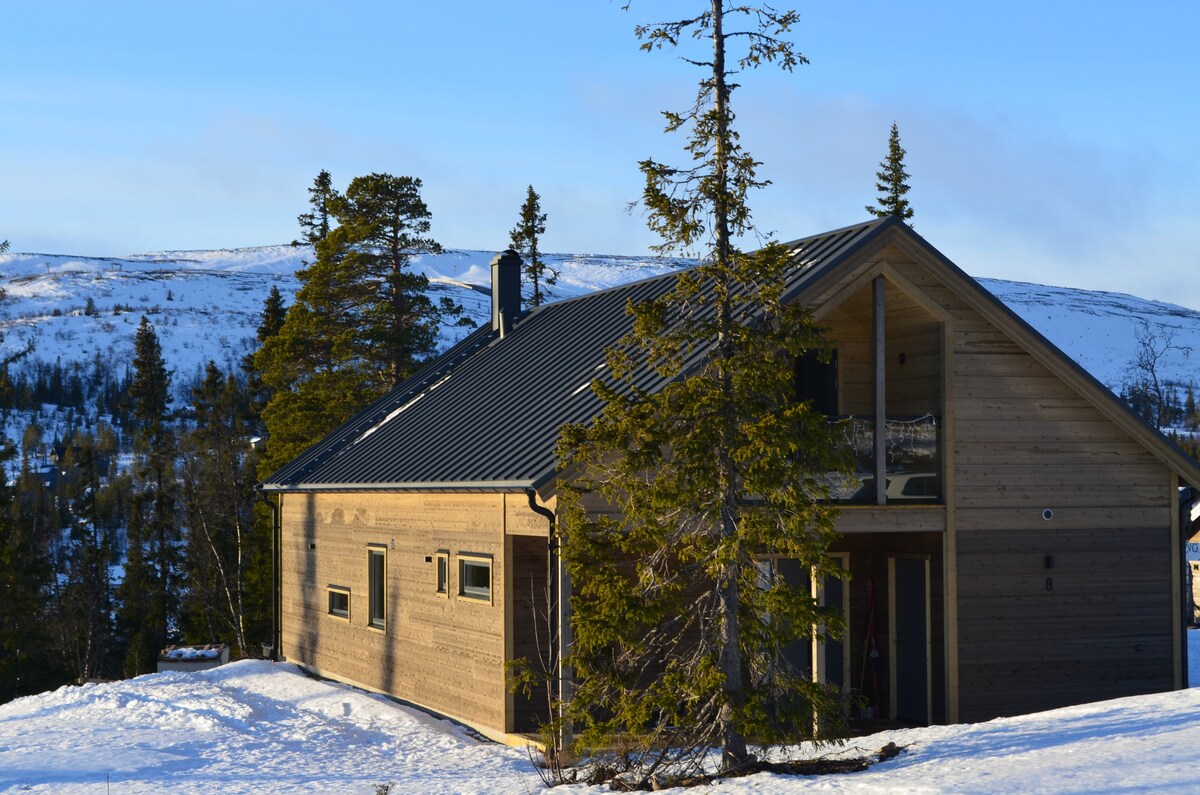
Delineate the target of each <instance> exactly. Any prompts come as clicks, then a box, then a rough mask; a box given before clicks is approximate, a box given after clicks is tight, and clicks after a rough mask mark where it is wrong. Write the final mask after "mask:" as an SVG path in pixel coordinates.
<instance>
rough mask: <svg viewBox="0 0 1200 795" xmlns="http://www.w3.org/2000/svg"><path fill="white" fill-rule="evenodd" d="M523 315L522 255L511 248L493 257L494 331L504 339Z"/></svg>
mask: <svg viewBox="0 0 1200 795" xmlns="http://www.w3.org/2000/svg"><path fill="white" fill-rule="evenodd" d="M520 314H521V255H520V254H518V253H517V252H515V251H513V250H512V249H511V248H510V249H508V250H507V251H504V252H503V253H501V254H497V255H496V256H494V257H492V330H493V331H499V332H500V336H501V337H503V336H504V335H505V334H507V333H508V332H510V331H512V327H513V324H514V323H516V321H517V316H518V315H520Z"/></svg>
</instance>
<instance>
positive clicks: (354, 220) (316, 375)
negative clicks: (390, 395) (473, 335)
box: [254, 174, 470, 468]
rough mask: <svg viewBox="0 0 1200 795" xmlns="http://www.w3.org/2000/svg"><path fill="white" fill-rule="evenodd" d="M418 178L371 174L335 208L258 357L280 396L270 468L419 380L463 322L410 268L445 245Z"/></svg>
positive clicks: (271, 420)
mask: <svg viewBox="0 0 1200 795" xmlns="http://www.w3.org/2000/svg"><path fill="white" fill-rule="evenodd" d="M420 188H421V181H420V180H419V179H414V178H413V177H395V176H392V175H390V174H369V175H367V176H365V177H356V178H355V179H354V180H353V181H351V183H350V185H349V187H348V188H347V189H346V193H345V195H344V196H341V197H339V198H338V199H337V201H335V202H333V204H332V205H331V206H332V211H333V217H334V219H335V220H336V221H337V224H338V225H337V226H336V227H335V228H333V229H331V230H330V232H329V234H328V236H326V238H325V239H324V240H322V241H320V242H319V243H318V244H317V247H316V251H317V259H316V262H314V263H313V264H312V265H311V266H310V267H308V268H305V269H304V270H302V271H300V272H299V273H298V274H297V276H298V277H299V278H300V280H301V287H300V289H299V291H298V292H297V293H296V301H295V303H294V304H292V306H291V307H290V308H289V309H288V312H287V318H286V320H285V321H284V323H283V326H282V327H281V328H280V329H279V332H278V333H277V334H275V335H274V336H273V337H271V338H270V339H268V340H266V341H265V342H264V344H263V347H262V348H260V349H259V351H258V353H256V354H255V358H254V366H255V368H256V369H258V370H259V371H260V372H261V373H262V379H263V383H264V384H265V385H266V386H267V388H269V389H270V390H272V396H271V399H270V401H269V403H268V404H267V406H266V408H265V409H264V411H263V419H264V422H265V423H266V427H267V432H268V437H269V447H268V451H267V454H266V455H265V456H264V457H263V462H264V463H263V466H264V467H266V468H270V467H274V466H278V465H279V464H282V463H284V462H286V461H288V460H290V459H291V458H293V457H295V456H296V455H298V454H299V453H301V452H302V451H303V450H304V449H306V448H307V447H308V446H309V445H311V444H313V443H315V442H316V441H317V440H319V439H320V438H321V436H323V435H324V434H326V433H328V432H329V431H331V430H333V428H335V427H337V426H338V425H339V424H340V423H342V422H343V421H345V420H346V419H347V418H349V417H350V416H351V415H352V414H353V413H354V412H355V411H357V410H359V409H360V408H362V407H363V406H364V405H366V404H367V403H368V402H369V401H370V400H372V399H374V398H375V397H378V396H379V395H381V394H382V393H383V392H384V391H385V390H386V389H388V388H389V387H391V386H393V385H395V384H398V383H399V382H400V381H402V380H404V379H405V378H407V377H408V376H409V375H411V374H412V373H413V372H415V370H416V369H417V367H419V366H420V364H421V363H422V362H423V361H424V360H425V358H426V357H428V356H429V355H430V354H432V353H433V352H434V351H435V349H436V346H437V334H438V328H439V325H440V323H441V322H442V321H444V320H448V319H449V320H453V319H458V322H459V323H460V324H469V323H470V321H469V320H466V319H465V318H462V307H460V306H458V305H457V304H455V303H454V302H453V301H451V300H450V299H442V300H441V301H440V302H439V303H434V302H433V301H432V300H430V299H429V297H428V296H427V295H426V291H427V290H428V287H429V280H428V279H426V278H425V276H424V275H423V274H420V273H416V272H413V270H412V269H411V268H410V263H411V261H412V259H413V257H415V256H417V255H418V254H421V253H438V252H440V251H441V246H440V245H439V244H438V243H437V242H436V241H434V240H433V239H431V238H429V237H426V235H427V233H428V231H429V226H430V223H429V218H430V213H429V209H428V208H427V207H426V205H425V202H424V201H422V199H421V196H420Z"/></svg>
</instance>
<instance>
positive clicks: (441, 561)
mask: <svg viewBox="0 0 1200 795" xmlns="http://www.w3.org/2000/svg"><path fill="white" fill-rule="evenodd" d="M434 559H435V560H436V561H437V595H438V596H449V595H450V552H449V551H448V550H444V549H439V550H438V551H437V553H436V554H435V555H434Z"/></svg>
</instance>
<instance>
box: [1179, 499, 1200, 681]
mask: <svg viewBox="0 0 1200 795" xmlns="http://www.w3.org/2000/svg"><path fill="white" fill-rule="evenodd" d="M1181 491H1182V494H1181V495H1180V500H1179V546H1180V550H1179V559H1180V562H1182V563H1183V572H1182V575H1183V576H1182V579H1181V582H1182V583H1183V593H1182V594H1179V596H1178V598H1180V599H1182V600H1183V612H1182V618H1183V627H1182V629H1181V630H1180V631H1181V632H1182V633H1183V643H1180V644H1179V656H1180V661H1179V664H1180V666H1181V668H1182V670H1183V686H1184V687H1185V688H1186V687H1190V686H1192V685H1194V684H1195V685H1200V682H1189V681H1188V640H1187V633H1188V628H1189V627H1190V626H1191V625H1192V617H1193V615H1194V610H1193V607H1192V603H1193V600H1192V565H1191V563H1189V562H1188V559H1187V548H1188V539H1190V538H1191V534H1192V514H1193V512H1194V511H1195V509H1196V504H1197V503H1198V502H1200V491H1197V490H1196V489H1194V488H1192V487H1190V486H1189V487H1187V488H1184V489H1181Z"/></svg>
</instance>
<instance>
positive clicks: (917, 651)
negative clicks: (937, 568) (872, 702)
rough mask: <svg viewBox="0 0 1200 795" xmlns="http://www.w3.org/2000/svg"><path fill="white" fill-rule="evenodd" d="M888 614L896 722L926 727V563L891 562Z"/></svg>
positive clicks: (913, 560) (927, 669)
mask: <svg viewBox="0 0 1200 795" xmlns="http://www.w3.org/2000/svg"><path fill="white" fill-rule="evenodd" d="M892 562H893V569H892V571H893V575H894V577H895V579H894V580H893V583H892V585H893V594H892V600H893V601H892V611H893V617H894V625H893V626H894V629H895V633H896V635H895V638H894V639H893V643H894V647H893V648H894V649H895V655H896V656H895V660H894V661H893V665H895V666H896V668H895V671H896V677H895V700H896V714H895V715H893V717H894V718H896V719H898V720H904V721H911V722H913V723H923V724H924V723H929V596H928V583H927V582H926V580H927V570H928V562H927V561H925V560H923V559H920V558H893V559H892Z"/></svg>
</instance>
